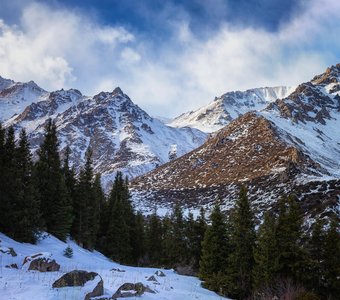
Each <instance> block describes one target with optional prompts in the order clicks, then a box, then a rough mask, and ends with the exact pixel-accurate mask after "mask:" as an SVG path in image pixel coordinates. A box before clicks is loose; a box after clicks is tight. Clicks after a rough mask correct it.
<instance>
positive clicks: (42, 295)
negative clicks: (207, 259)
mask: <svg viewBox="0 0 340 300" xmlns="http://www.w3.org/2000/svg"><path fill="white" fill-rule="evenodd" d="M68 245H69V246H70V247H71V248H72V249H73V257H72V258H67V257H65V256H63V252H64V250H65V248H66V247H67V246H68ZM10 247H11V248H13V249H14V251H15V252H16V253H17V256H16V257H13V256H11V255H9V254H5V253H2V252H1V251H0V300H5V299H6V300H19V299H20V300H23V299H25V300H26V299H29V300H39V299H44V300H57V299H58V300H59V299H60V300H61V299H63V300H67V299H75V300H80V299H84V295H85V294H84V293H86V292H85V291H84V288H80V287H70V288H60V289H53V288H52V284H53V282H54V281H55V280H57V279H58V278H60V277H61V276H62V275H63V274H65V273H67V272H69V271H72V270H75V269H78V270H86V271H88V272H90V271H94V272H97V273H98V274H99V275H100V276H101V277H102V279H103V281H104V293H105V295H109V296H112V295H113V294H114V293H115V292H116V291H117V289H118V288H119V287H120V286H121V285H122V284H124V283H126V282H131V283H137V282H142V283H143V284H144V285H148V286H149V287H150V288H151V289H152V290H154V291H155V292H156V294H151V293H145V294H144V295H143V296H141V297H132V298H128V299H145V300H146V299H157V300H163V299H164V300H177V299H180V300H190V299H195V300H197V299H202V300H210V299H211V300H213V299H225V298H222V297H220V296H218V295H216V294H215V293H213V292H211V291H208V290H206V289H203V288H202V287H201V282H200V281H199V280H198V279H197V278H195V277H189V276H181V275H178V274H176V273H175V272H174V271H173V270H162V271H163V272H164V274H165V275H166V276H165V277H157V276H156V275H155V277H157V280H158V282H159V284H155V283H153V282H149V281H147V278H148V277H150V276H151V275H154V274H155V272H156V271H157V270H159V269H153V268H138V267H127V266H123V265H119V264H117V263H114V262H111V261H110V260H108V259H107V258H106V257H105V256H103V255H102V254H100V253H98V252H96V251H94V252H90V251H87V250H84V249H83V248H80V247H79V246H77V245H76V244H75V243H74V242H73V241H68V243H63V242H61V241H60V240H58V239H56V238H55V237H53V236H47V237H46V238H44V239H42V240H41V241H39V242H38V244H37V245H31V244H23V243H18V242H16V241H14V240H12V239H10V238H8V237H7V236H5V235H3V234H1V233H0V250H3V251H4V252H6V250H7V249H8V248H10ZM42 252H43V253H44V254H46V255H51V258H52V259H55V260H56V261H57V263H58V264H60V265H61V267H60V270H59V271H58V272H38V271H28V270H27V266H26V265H25V266H23V261H24V258H25V257H26V256H29V255H32V254H35V253H42ZM10 264H17V266H18V268H19V269H9V268H6V267H5V266H6V265H10ZM112 269H119V270H124V271H125V272H118V271H112Z"/></svg>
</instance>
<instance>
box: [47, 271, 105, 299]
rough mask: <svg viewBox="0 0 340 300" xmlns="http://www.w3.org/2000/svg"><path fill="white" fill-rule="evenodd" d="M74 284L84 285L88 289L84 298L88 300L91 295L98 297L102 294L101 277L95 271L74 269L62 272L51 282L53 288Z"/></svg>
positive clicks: (102, 284)
mask: <svg viewBox="0 0 340 300" xmlns="http://www.w3.org/2000/svg"><path fill="white" fill-rule="evenodd" d="M75 286H81V287H86V289H88V290H89V292H88V293H87V294H86V295H85V298H84V300H90V299H91V298H92V297H98V296H102V295H103V294H104V283H103V279H102V278H101V277H100V275H98V274H97V273H95V272H86V271H81V270H74V271H71V272H68V273H66V274H64V275H63V276H62V277H60V278H59V279H58V280H56V281H55V282H54V283H53V284H52V287H53V288H63V287H75Z"/></svg>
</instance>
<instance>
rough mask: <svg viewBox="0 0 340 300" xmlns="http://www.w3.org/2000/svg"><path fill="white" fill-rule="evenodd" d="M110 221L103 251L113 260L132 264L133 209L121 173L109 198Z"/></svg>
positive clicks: (118, 174) (116, 178)
mask: <svg viewBox="0 0 340 300" xmlns="http://www.w3.org/2000/svg"><path fill="white" fill-rule="evenodd" d="M108 209H109V221H108V227H107V236H106V245H105V248H104V249H103V250H104V251H105V253H106V254H107V255H108V256H109V257H111V258H112V259H113V260H115V261H118V262H120V263H127V264H130V263H131V262H132V261H133V258H132V247H131V238H132V237H131V232H132V230H133V229H132V224H131V221H132V218H133V209H132V205H131V203H130V199H129V193H128V185H127V182H126V181H125V180H124V179H123V175H122V173H121V172H117V174H116V177H115V180H114V183H113V186H112V189H111V192H110V196H109V205H108Z"/></svg>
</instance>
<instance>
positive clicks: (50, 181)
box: [34, 119, 72, 240]
mask: <svg viewBox="0 0 340 300" xmlns="http://www.w3.org/2000/svg"><path fill="white" fill-rule="evenodd" d="M58 145H59V143H58V139H57V133H56V126H55V124H54V123H53V122H52V120H51V119H49V120H48V122H47V125H46V127H45V139H44V141H43V143H42V145H41V146H40V149H39V151H38V155H39V159H38V161H37V163H36V164H35V167H34V185H35V189H36V190H37V195H38V201H39V203H40V205H41V206H40V207H41V213H42V218H43V221H44V222H45V227H46V230H47V231H48V232H49V233H51V234H53V235H55V236H56V237H58V238H59V239H61V240H65V239H66V236H67V234H68V233H69V232H70V227H71V224H72V206H71V199H70V196H69V193H68V191H67V188H66V185H65V181H64V177H63V174H62V170H61V164H60V158H59V152H58Z"/></svg>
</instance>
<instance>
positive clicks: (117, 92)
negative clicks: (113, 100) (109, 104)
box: [112, 86, 124, 95]
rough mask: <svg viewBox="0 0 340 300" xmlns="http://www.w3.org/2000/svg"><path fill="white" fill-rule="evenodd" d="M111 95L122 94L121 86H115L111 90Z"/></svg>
mask: <svg viewBox="0 0 340 300" xmlns="http://www.w3.org/2000/svg"><path fill="white" fill-rule="evenodd" d="M112 95H124V93H123V91H122V90H121V88H120V87H119V86H117V87H116V88H115V89H114V90H113V91H112Z"/></svg>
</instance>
